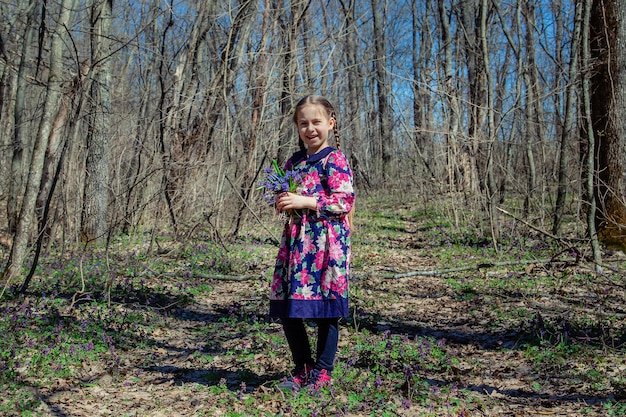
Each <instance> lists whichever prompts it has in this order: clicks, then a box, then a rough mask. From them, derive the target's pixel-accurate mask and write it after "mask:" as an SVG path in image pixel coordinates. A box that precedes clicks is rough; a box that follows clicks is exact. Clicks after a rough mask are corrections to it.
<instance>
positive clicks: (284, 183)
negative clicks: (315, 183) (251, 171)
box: [258, 160, 302, 204]
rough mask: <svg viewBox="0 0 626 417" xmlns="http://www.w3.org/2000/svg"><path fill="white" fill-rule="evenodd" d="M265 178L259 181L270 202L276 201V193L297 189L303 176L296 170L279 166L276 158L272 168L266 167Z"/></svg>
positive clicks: (266, 198) (265, 196)
mask: <svg viewBox="0 0 626 417" xmlns="http://www.w3.org/2000/svg"><path fill="white" fill-rule="evenodd" d="M264 172H265V174H266V177H265V179H263V180H262V181H261V182H260V183H259V188H258V189H260V190H261V189H262V190H264V194H263V198H264V199H265V200H266V201H267V202H268V203H269V204H273V203H275V202H276V195H277V194H280V193H285V192H290V193H293V192H295V191H296V189H297V188H298V186H299V185H300V182H301V181H302V177H301V175H300V174H299V173H297V172H294V171H285V170H284V169H282V168H281V167H279V166H278V163H277V162H276V160H273V161H272V167H271V168H265V169H264Z"/></svg>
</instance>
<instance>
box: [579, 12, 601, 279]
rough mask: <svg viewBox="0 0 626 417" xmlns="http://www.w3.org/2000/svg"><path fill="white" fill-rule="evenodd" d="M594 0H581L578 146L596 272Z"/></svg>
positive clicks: (597, 260)
mask: <svg viewBox="0 0 626 417" xmlns="http://www.w3.org/2000/svg"><path fill="white" fill-rule="evenodd" d="M592 1H594V0H582V3H583V4H584V9H585V10H584V13H583V16H584V17H583V28H582V33H583V39H582V42H581V43H582V48H581V61H582V67H583V77H582V103H583V106H582V107H583V108H582V113H583V118H584V121H583V123H582V125H581V126H582V129H583V130H584V131H583V132H582V133H583V134H582V135H581V138H582V139H581V140H583V141H584V142H586V143H585V144H584V146H581V149H586V150H587V155H586V156H585V158H584V159H583V166H584V167H585V168H584V169H583V173H584V174H585V176H584V177H583V178H582V180H583V184H585V191H586V193H585V197H586V199H587V202H588V206H587V207H586V214H587V233H588V235H589V239H590V241H591V248H592V252H593V260H594V261H595V265H596V271H597V272H601V270H600V262H601V260H602V259H601V255H600V244H599V242H598V235H597V228H596V216H597V214H596V213H597V210H596V209H597V207H596V197H595V195H594V188H595V182H596V158H595V154H596V152H595V147H596V141H597V138H596V131H595V129H594V126H593V123H594V122H593V118H594V116H593V106H592V100H593V95H592V93H591V91H592V90H591V81H590V80H591V78H592V76H591V68H592V66H591V51H590V49H591V48H590V47H591V45H590V42H589V36H590V35H591V32H592V31H591V29H590V24H591V23H590V20H591V14H592V12H591V4H592Z"/></svg>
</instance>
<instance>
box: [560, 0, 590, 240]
mask: <svg viewBox="0 0 626 417" xmlns="http://www.w3.org/2000/svg"><path fill="white" fill-rule="evenodd" d="M583 8H584V7H583V4H582V2H580V1H577V2H576V15H575V16H576V17H575V19H574V33H573V36H572V39H571V46H570V51H571V57H570V62H569V66H568V68H569V70H568V83H567V87H566V94H565V109H564V111H565V119H564V121H563V129H562V130H561V137H560V143H559V160H558V187H557V195H556V202H555V205H554V217H553V221H552V234H553V235H558V234H559V231H560V229H561V224H562V223H563V214H564V212H565V201H566V200H567V188H568V180H567V178H568V170H569V168H570V167H569V165H570V164H569V161H570V158H569V154H568V152H567V147H568V144H569V143H572V142H573V141H574V133H575V132H574V127H575V116H576V107H575V105H576V91H577V90H578V87H579V80H578V69H579V60H580V58H579V57H580V54H579V52H580V38H581V27H582V16H583Z"/></svg>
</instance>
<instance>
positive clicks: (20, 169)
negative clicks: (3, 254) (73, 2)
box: [7, 0, 40, 234]
mask: <svg viewBox="0 0 626 417" xmlns="http://www.w3.org/2000/svg"><path fill="white" fill-rule="evenodd" d="M20 4H21V3H20ZM39 7H40V2H39V0H32V1H31V2H30V3H29V5H28V7H27V8H25V9H24V11H23V13H24V15H25V17H26V24H25V25H24V40H23V43H22V53H21V59H20V64H19V68H18V72H17V77H16V80H15V82H16V84H17V85H16V92H15V104H14V106H13V115H14V120H13V139H12V142H11V147H12V158H11V174H10V175H11V178H12V181H11V183H10V188H9V192H8V198H7V221H8V225H9V233H11V234H15V233H16V232H17V223H18V218H19V215H20V214H19V213H20V204H21V203H22V202H21V201H20V198H19V197H20V196H22V195H23V193H24V188H23V186H24V179H25V175H26V174H25V169H24V162H25V161H27V160H28V153H26V154H24V148H25V147H28V143H27V138H28V134H27V133H28V132H27V129H26V123H25V120H24V118H25V112H26V98H25V96H26V90H27V89H28V84H27V81H26V77H27V74H28V70H29V67H30V65H31V61H32V58H33V55H34V50H33V48H32V42H33V38H34V36H35V30H36V26H35V21H36V16H37V11H38V10H39Z"/></svg>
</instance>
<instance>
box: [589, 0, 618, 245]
mask: <svg viewBox="0 0 626 417" xmlns="http://www.w3.org/2000/svg"><path fill="white" fill-rule="evenodd" d="M625 19H626V4H624V2H623V1H620V0H597V1H594V2H593V4H592V8H591V15H590V21H589V42H590V55H591V56H590V57H589V59H590V62H591V63H594V64H592V65H593V67H592V68H590V71H591V77H590V79H589V89H590V90H589V92H590V95H591V98H590V99H591V103H590V107H591V108H590V111H591V114H590V117H591V122H592V129H593V135H594V136H593V137H594V141H595V143H594V145H595V146H594V148H591V149H590V150H589V151H590V153H592V152H591V151H592V150H594V152H593V153H592V155H593V156H594V158H595V163H596V166H595V173H596V182H595V184H594V197H595V200H596V204H597V208H598V210H597V211H596V216H595V226H596V229H597V232H598V237H599V239H600V241H602V242H603V243H605V244H607V245H615V246H617V247H619V248H621V249H626V205H625V204H624V191H626V190H625V189H624V171H623V166H624V141H625V140H626V126H625V125H624V120H626V68H625V67H624V62H626V43H624V39H626V20H625ZM590 198H591V196H590Z"/></svg>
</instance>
